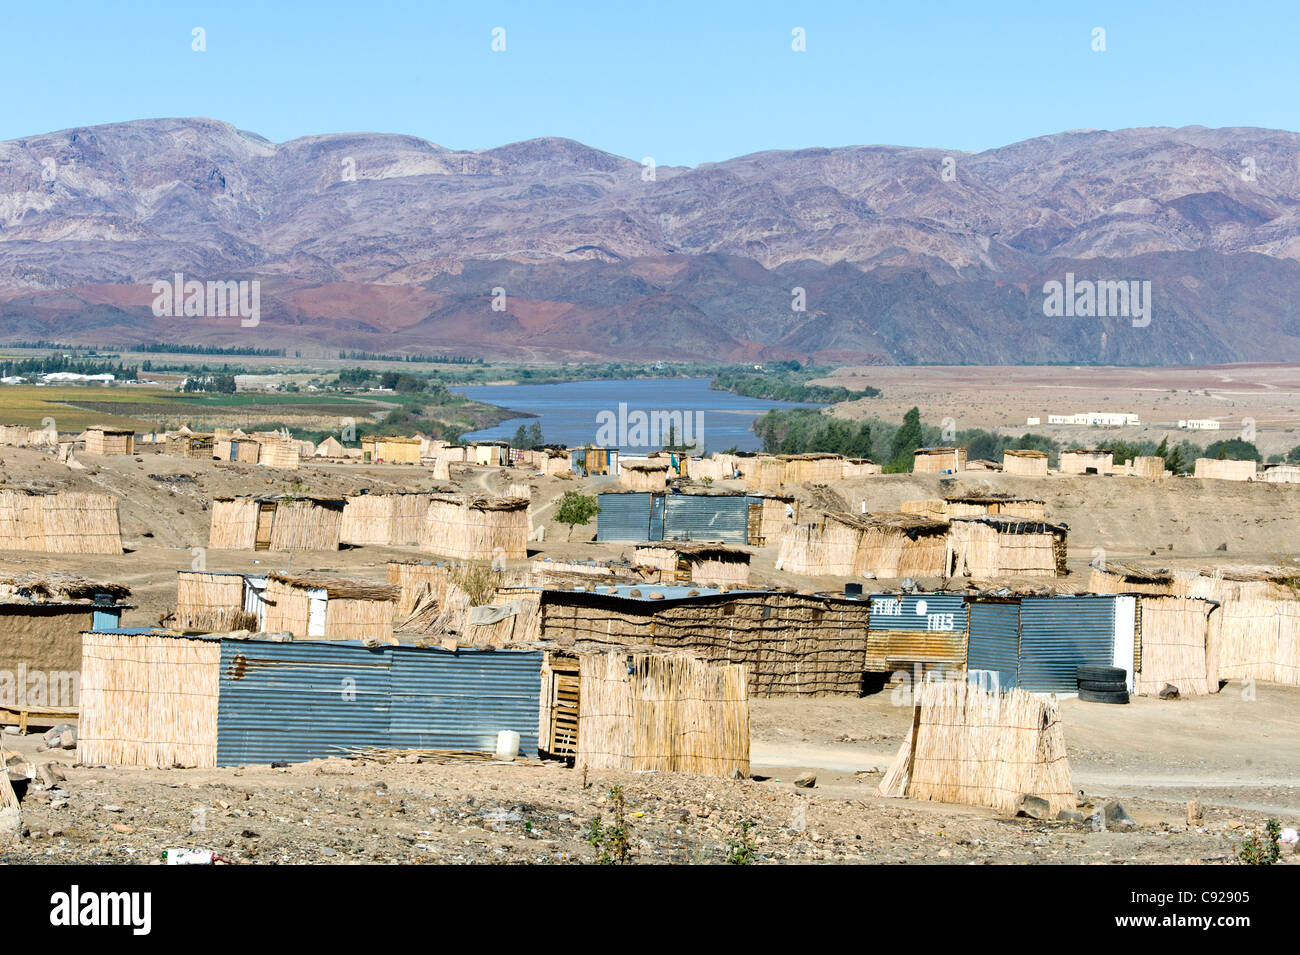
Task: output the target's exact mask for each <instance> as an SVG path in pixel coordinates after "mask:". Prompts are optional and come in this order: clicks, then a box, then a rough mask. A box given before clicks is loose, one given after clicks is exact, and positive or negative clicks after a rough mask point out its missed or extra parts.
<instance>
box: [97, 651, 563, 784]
mask: <svg viewBox="0 0 1300 955" xmlns="http://www.w3.org/2000/svg"><path fill="white" fill-rule="evenodd" d="M82 663H83V666H85V667H88V672H87V673H86V675H84V676H83V679H82V709H81V721H80V727H79V733H78V739H77V759H78V761H79V762H82V763H88V764H92V765H116V766H159V767H168V766H172V765H174V764H179V765H181V766H193V767H198V768H211V767H214V766H238V765H241V764H246V763H269V762H272V761H276V760H284V761H287V762H302V761H304V760H309V759H317V758H321V757H326V756H339V755H345V754H346V753H347V752H348V751H349V750H351V749H359V748H369V747H383V748H421V749H447V750H468V751H475V752H493V751H495V749H496V740H497V734H498V733H499V732H500V731H502V730H513V731H515V732H517V733H518V734H519V736H520V751H521V752H522V753H523V754H525V755H534V754H536V751H537V732H538V720H539V709H538V707H539V697H540V686H541V665H542V654H541V652H540V651H509V650H495V651H475V650H456V651H447V650H442V649H437V648H433V649H425V648H420V647H414V646H382V647H375V648H370V647H365V646H363V645H361V644H358V643H351V642H348V643H344V642H337V643H319V642H315V641H298V642H292V643H279V642H274V641H264V640H236V639H230V638H222V637H186V636H181V635H178V634H175V633H169V632H167V631H159V630H117V631H96V632H90V633H87V634H85V636H84V638H83V643H82Z"/></svg>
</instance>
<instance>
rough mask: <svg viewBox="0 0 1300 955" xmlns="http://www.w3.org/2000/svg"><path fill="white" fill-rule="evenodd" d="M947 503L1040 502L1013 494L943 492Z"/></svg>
mask: <svg viewBox="0 0 1300 955" xmlns="http://www.w3.org/2000/svg"><path fill="white" fill-rule="evenodd" d="M943 499H944V500H945V501H947V502H948V503H949V504H1042V503H1043V500H1042V499H1041V498H1037V497H1016V496H1015V495H1014V494H945V495H944V498H943Z"/></svg>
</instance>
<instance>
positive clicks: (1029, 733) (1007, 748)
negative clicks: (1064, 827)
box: [878, 680, 1075, 816]
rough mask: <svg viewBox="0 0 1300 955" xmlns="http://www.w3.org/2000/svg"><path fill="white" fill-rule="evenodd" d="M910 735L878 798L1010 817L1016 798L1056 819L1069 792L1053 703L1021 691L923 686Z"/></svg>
mask: <svg viewBox="0 0 1300 955" xmlns="http://www.w3.org/2000/svg"><path fill="white" fill-rule="evenodd" d="M913 697H914V699H913V716H912V728H911V729H910V730H909V731H908V734H907V738H906V739H905V740H904V741H903V745H902V748H901V749H899V751H898V755H897V756H896V757H895V759H894V762H893V765H891V766H890V768H889V771H888V772H887V773H886V774H885V778H884V780H883V781H882V782H881V784H880V788H879V790H878V794H879V795H881V796H907V797H910V798H912V799H925V800H930V801H933V802H947V803H957V804H962V805H969V806H991V807H993V808H994V809H997V810H1000V811H1002V812H1005V813H1012V812H1015V811H1016V809H1017V808H1018V807H1019V805H1020V801H1021V797H1022V796H1026V795H1029V796H1038V797H1040V798H1042V799H1045V800H1047V803H1048V807H1049V811H1050V812H1051V814H1052V816H1055V815H1056V814H1057V813H1058V812H1059V811H1060V810H1062V809H1071V810H1072V809H1074V807H1075V792H1074V785H1073V782H1072V780H1071V778H1070V763H1069V759H1068V758H1067V756H1066V751H1065V731H1064V729H1063V727H1062V726H1061V717H1060V712H1059V711H1058V709H1057V706H1056V702H1055V700H1054V699H1051V698H1043V697H1041V696H1036V695H1034V694H1031V693H1026V692H1025V691H1023V690H1019V689H1013V690H1010V691H1008V692H1006V693H991V692H989V691H987V690H984V689H981V688H980V687H977V686H974V685H971V684H969V683H965V682H959V681H952V680H944V681H938V682H933V683H922V684H920V686H919V687H917V688H916V689H915V691H914V693H913Z"/></svg>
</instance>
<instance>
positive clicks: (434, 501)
mask: <svg viewBox="0 0 1300 955" xmlns="http://www.w3.org/2000/svg"><path fill="white" fill-rule="evenodd" d="M530 528H531V524H530V521H529V517H528V499H527V498H521V497H458V496H453V495H447V494H434V495H431V496H430V499H429V509H428V512H427V514H426V516H425V521H424V529H423V532H422V533H421V535H420V543H419V546H420V550H422V551H425V552H426V553H431V554H440V555H442V556H444V557H452V558H455V559H457V560H489V561H496V560H516V559H520V558H523V557H527V556H528V548H527V544H528V534H529V530H530Z"/></svg>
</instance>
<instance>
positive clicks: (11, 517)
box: [0, 488, 122, 554]
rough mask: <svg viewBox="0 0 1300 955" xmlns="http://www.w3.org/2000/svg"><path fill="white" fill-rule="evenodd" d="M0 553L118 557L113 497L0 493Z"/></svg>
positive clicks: (119, 543)
mask: <svg viewBox="0 0 1300 955" xmlns="http://www.w3.org/2000/svg"><path fill="white" fill-rule="evenodd" d="M0 550H21V551H37V552H41V553H46V554H120V553H122V529H121V525H120V524H119V522H118V516H117V498H115V497H113V496H111V495H109V494H94V493H85V492H81V491H58V492H56V493H53V494H42V493H38V492H35V491H29V490H26V489H21V488H19V489H0Z"/></svg>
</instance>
